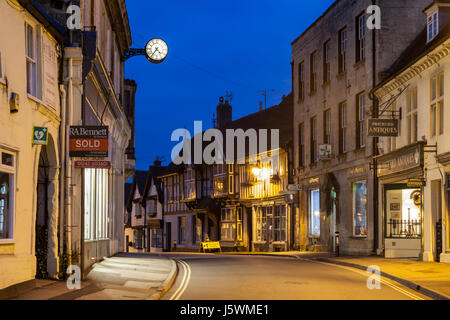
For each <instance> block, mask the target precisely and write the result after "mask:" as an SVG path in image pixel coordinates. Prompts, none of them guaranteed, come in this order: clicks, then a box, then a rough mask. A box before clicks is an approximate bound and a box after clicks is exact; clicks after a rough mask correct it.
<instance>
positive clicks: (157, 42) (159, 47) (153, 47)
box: [145, 38, 169, 63]
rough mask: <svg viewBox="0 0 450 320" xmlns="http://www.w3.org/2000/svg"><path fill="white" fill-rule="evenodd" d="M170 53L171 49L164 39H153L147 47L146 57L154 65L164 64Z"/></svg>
mask: <svg viewBox="0 0 450 320" xmlns="http://www.w3.org/2000/svg"><path fill="white" fill-rule="evenodd" d="M168 52H169V48H168V46H167V43H166V42H165V41H164V40H163V39H159V38H155V39H152V40H150V41H149V42H148V43H147V45H146V46H145V56H146V57H147V59H148V60H149V61H150V62H152V63H161V62H163V61H164V60H165V59H166V57H167V53H168Z"/></svg>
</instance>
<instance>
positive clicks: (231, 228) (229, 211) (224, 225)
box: [220, 207, 237, 241]
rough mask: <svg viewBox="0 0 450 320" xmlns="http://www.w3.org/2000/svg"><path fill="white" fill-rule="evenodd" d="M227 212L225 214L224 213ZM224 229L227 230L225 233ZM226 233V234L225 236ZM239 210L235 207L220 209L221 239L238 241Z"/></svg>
mask: <svg viewBox="0 0 450 320" xmlns="http://www.w3.org/2000/svg"><path fill="white" fill-rule="evenodd" d="M224 213H225V215H224ZM224 231H226V232H225V233H224ZM224 235H225V236H224ZM236 235H237V210H236V208H235V207H225V208H222V209H221V210H220V240H221V241H236Z"/></svg>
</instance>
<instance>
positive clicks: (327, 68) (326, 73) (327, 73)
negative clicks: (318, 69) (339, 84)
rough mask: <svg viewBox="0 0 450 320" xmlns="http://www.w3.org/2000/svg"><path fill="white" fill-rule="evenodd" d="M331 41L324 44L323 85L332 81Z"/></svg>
mask: <svg viewBox="0 0 450 320" xmlns="http://www.w3.org/2000/svg"><path fill="white" fill-rule="evenodd" d="M330 55H331V40H330V39H329V40H327V41H326V42H325V43H324V44H323V84H327V83H328V82H330V81H331V57H330Z"/></svg>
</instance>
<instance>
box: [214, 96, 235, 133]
mask: <svg viewBox="0 0 450 320" xmlns="http://www.w3.org/2000/svg"><path fill="white" fill-rule="evenodd" d="M216 112H217V128H218V129H223V128H225V127H226V125H227V124H228V123H230V122H232V121H233V120H232V119H233V115H232V114H233V108H232V107H231V105H230V103H229V102H228V100H226V101H225V102H224V98H223V97H220V99H219V104H218V105H217V108H216Z"/></svg>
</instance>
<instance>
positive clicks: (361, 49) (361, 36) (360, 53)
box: [355, 12, 367, 63]
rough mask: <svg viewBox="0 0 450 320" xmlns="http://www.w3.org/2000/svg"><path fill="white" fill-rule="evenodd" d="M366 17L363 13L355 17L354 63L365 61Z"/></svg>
mask: <svg viewBox="0 0 450 320" xmlns="http://www.w3.org/2000/svg"><path fill="white" fill-rule="evenodd" d="M366 21H367V17H366V14H365V12H363V13H361V14H360V15H359V16H358V17H356V30H355V32H356V37H355V38H356V63H358V62H361V61H364V60H365V59H366V36H367V26H366Z"/></svg>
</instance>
